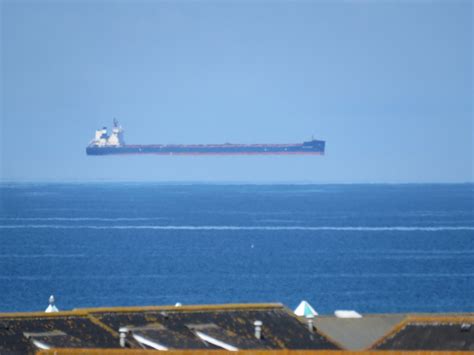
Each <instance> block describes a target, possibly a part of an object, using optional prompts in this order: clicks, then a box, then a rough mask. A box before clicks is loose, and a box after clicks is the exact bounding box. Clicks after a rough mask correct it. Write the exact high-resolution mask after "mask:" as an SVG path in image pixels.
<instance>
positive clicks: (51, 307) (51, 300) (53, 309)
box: [45, 295, 59, 313]
mask: <svg viewBox="0 0 474 355" xmlns="http://www.w3.org/2000/svg"><path fill="white" fill-rule="evenodd" d="M45 312H46V313H51V312H59V309H57V308H56V306H55V305H54V296H53V295H51V296H49V306H48V308H46V310H45Z"/></svg>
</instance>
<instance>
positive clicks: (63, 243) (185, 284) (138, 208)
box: [0, 183, 474, 313]
mask: <svg viewBox="0 0 474 355" xmlns="http://www.w3.org/2000/svg"><path fill="white" fill-rule="evenodd" d="M473 201H474V185H472V184H464V185H291V186H289V185H282V186H278V185H160V184H106V183H104V184H3V185H0V312H11V311H33V310H41V311H42V310H44V309H45V308H46V306H47V301H48V297H49V295H50V294H54V295H55V296H56V299H57V306H58V308H60V309H71V308H76V307H98V306H119V305H121V306H124V305H162V304H166V305H169V304H175V303H176V302H181V303H183V304H201V303H229V302H275V301H277V302H282V303H284V304H286V305H287V306H289V307H291V308H293V307H295V306H296V305H297V304H298V303H299V302H300V301H301V300H302V299H306V300H308V301H309V302H310V303H311V304H312V305H313V306H314V307H315V308H316V310H317V311H319V312H322V313H331V312H333V311H334V310H336V309H355V310H357V311H360V312H458V311H471V312H472V311H474V208H473V207H474V205H473Z"/></svg>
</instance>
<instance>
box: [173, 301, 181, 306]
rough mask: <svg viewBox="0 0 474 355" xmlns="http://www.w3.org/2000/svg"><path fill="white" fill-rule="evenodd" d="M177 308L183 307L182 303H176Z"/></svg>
mask: <svg viewBox="0 0 474 355" xmlns="http://www.w3.org/2000/svg"><path fill="white" fill-rule="evenodd" d="M174 306H175V307H181V306H182V304H181V303H180V302H176V304H175V305H174Z"/></svg>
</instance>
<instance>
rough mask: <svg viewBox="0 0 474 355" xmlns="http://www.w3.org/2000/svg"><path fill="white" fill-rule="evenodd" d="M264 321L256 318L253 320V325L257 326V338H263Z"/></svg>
mask: <svg viewBox="0 0 474 355" xmlns="http://www.w3.org/2000/svg"><path fill="white" fill-rule="evenodd" d="M262 324H263V323H262V322H261V321H259V320H256V321H255V322H253V325H254V326H255V338H257V339H259V340H260V339H261V338H262Z"/></svg>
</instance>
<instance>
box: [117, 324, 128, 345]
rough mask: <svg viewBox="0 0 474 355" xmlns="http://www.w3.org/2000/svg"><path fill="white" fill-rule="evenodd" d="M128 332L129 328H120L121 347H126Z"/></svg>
mask: <svg viewBox="0 0 474 355" xmlns="http://www.w3.org/2000/svg"><path fill="white" fill-rule="evenodd" d="M127 333H128V328H125V327H122V328H120V329H119V334H120V339H119V341H120V347H121V348H124V347H125V340H126V339H127Z"/></svg>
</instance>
